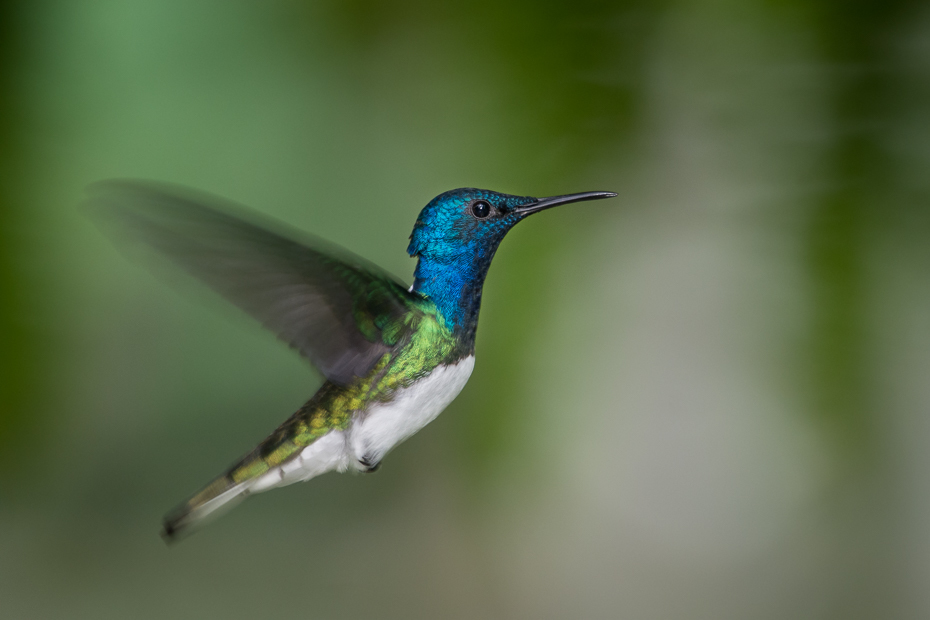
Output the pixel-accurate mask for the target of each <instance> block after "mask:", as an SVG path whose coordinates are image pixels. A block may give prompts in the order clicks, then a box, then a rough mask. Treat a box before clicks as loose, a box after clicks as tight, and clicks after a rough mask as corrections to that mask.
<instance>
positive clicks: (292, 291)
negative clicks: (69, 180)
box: [89, 181, 412, 384]
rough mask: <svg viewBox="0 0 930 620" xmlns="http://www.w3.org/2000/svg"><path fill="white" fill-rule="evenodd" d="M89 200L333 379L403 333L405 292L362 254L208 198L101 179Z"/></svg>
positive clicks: (368, 364) (371, 359)
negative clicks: (300, 237) (301, 238)
mask: <svg viewBox="0 0 930 620" xmlns="http://www.w3.org/2000/svg"><path fill="white" fill-rule="evenodd" d="M89 194H90V199H89V203H90V207H91V209H93V210H96V211H101V212H102V215H104V217H107V218H108V219H113V220H115V222H116V223H118V224H119V225H120V227H121V228H123V229H125V230H126V231H128V232H129V233H130V234H131V235H132V236H133V237H134V238H136V239H139V240H141V241H143V242H145V243H146V244H148V245H150V246H152V247H154V248H156V249H157V250H159V251H161V252H163V253H164V254H165V255H167V256H168V257H169V258H170V259H171V260H172V261H174V262H175V263H176V264H178V265H179V266H181V267H182V268H183V269H185V270H186V271H188V272H189V273H191V274H192V275H194V276H195V277H197V278H198V279H200V280H202V281H203V282H204V283H206V284H207V285H208V286H210V287H211V288H213V289H214V290H215V291H217V292H218V293H220V294H221V295H223V296H224V297H226V298H227V299H229V300H230V301H232V302H233V303H234V304H236V305H237V306H239V307H240V308H241V309H243V310H245V311H246V312H248V313H249V314H251V315H252V316H254V317H255V318H257V319H258V320H259V321H261V322H262V323H263V324H264V325H265V326H266V327H268V328H269V329H271V330H272V331H274V332H275V333H276V334H277V335H278V337H279V338H281V339H282V340H284V341H285V342H287V343H288V344H290V345H291V346H292V347H294V348H296V349H297V350H298V351H300V353H301V354H302V355H303V356H305V357H306V358H308V359H309V360H310V361H311V362H312V363H313V364H314V365H315V366H316V367H317V368H319V369H320V371H321V372H322V373H323V374H324V375H325V376H326V377H327V378H328V379H329V380H330V381H333V382H335V383H341V384H345V383H348V382H349V381H351V380H352V378H353V377H356V376H362V375H365V374H366V373H367V372H368V371H369V370H371V368H372V367H373V366H374V365H375V363H376V362H377V361H378V360H379V359H380V358H381V357H382V356H383V355H384V354H385V353H386V352H388V351H389V350H390V349H391V348H392V347H393V346H394V345H395V344H396V343H397V342H398V341H399V340H401V339H402V338H403V337H404V336H405V335H406V331H407V328H406V322H405V321H404V317H405V315H406V314H407V313H408V312H409V309H408V302H409V301H410V300H411V297H412V294H411V293H408V292H407V290H406V289H405V287H404V286H403V285H402V284H400V283H399V282H397V281H396V280H394V279H393V278H392V277H390V276H388V275H387V274H385V273H383V272H382V271H381V270H379V269H378V268H377V267H374V266H373V265H371V264H369V263H368V262H367V261H365V260H363V259H361V258H359V257H358V256H355V255H353V254H351V253H349V252H348V251H346V250H342V249H340V248H337V247H335V246H332V245H329V244H326V243H325V242H323V241H321V240H317V239H313V238H308V239H306V240H305V241H298V240H297V239H296V238H295V235H294V234H293V233H292V232H291V231H288V230H287V229H285V228H284V227H282V226H281V225H279V224H275V223H273V222H269V221H261V222H259V221H258V218H257V217H256V216H255V215H254V214H251V213H247V212H244V211H243V210H242V208H241V207H236V206H234V205H231V204H228V203H224V202H223V201H222V200H220V199H218V198H214V197H209V196H204V195H199V194H194V193H192V192H189V191H188V190H182V189H178V188H173V187H170V186H164V185H158V184H154V183H143V182H134V181H107V182H103V183H99V184H96V185H93V186H91V188H90V189H89Z"/></svg>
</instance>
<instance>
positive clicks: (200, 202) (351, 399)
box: [89, 181, 616, 541]
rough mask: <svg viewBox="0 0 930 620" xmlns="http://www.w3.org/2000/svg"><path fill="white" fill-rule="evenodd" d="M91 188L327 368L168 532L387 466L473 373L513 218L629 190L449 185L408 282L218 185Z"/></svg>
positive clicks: (421, 221) (94, 196)
mask: <svg viewBox="0 0 930 620" xmlns="http://www.w3.org/2000/svg"><path fill="white" fill-rule="evenodd" d="M89 191H90V203H91V206H92V208H94V207H96V208H99V209H102V210H103V211H104V212H105V213H106V214H108V215H109V216H111V217H112V218H114V219H115V220H117V221H118V222H119V223H121V224H122V227H124V228H127V229H128V230H129V232H130V233H131V234H132V236H134V237H136V238H137V239H140V240H142V241H143V242H145V243H146V244H148V245H150V246H152V247H154V248H156V249H157V250H159V251H161V252H163V253H164V254H166V255H167V256H168V257H169V258H170V259H171V260H172V261H173V262H175V263H177V264H178V265H179V266H180V267H182V268H183V269H184V270H186V271H188V272H189V273H190V274H192V275H193V276H195V277H197V278H199V279H200V280H202V281H203V282H204V283H206V284H207V285H208V286H210V287H211V288H213V289H214V290H215V291H217V292H218V293H220V294H221V295H223V296H224V297H226V298H227V299H229V300H230V301H232V302H233V303H234V304H235V305H237V306H239V307H240V308H241V309H242V310H244V311H246V312H247V313H249V314H251V315H252V316H253V317H255V318H257V319H258V320H259V321H261V322H262V323H263V324H264V325H265V326H266V327H268V328H269V329H271V330H272V331H274V332H275V333H276V334H277V335H278V337H279V338H281V339H282V340H284V341H285V342H287V343H288V344H290V345H291V346H292V347H294V348H295V349H297V350H298V351H299V352H300V353H301V355H303V356H304V357H306V358H307V359H309V361H310V362H311V363H312V364H313V365H314V366H316V367H317V368H318V369H319V370H320V372H321V373H322V374H323V375H324V376H325V378H326V381H325V382H324V383H323V385H322V387H320V389H319V390H318V391H317V392H316V394H314V395H313V397H312V398H310V400H308V401H307V403H306V404H305V405H303V406H302V407H301V408H300V409H298V410H297V412H296V413H294V414H293V415H292V416H291V417H290V418H288V419H287V420H286V421H285V422H284V423H283V424H282V425H281V426H279V427H278V428H277V430H275V431H274V432H273V433H272V434H271V435H270V436H269V437H268V438H266V439H265V440H264V441H262V442H261V443H260V444H258V446H257V447H256V448H255V449H254V450H252V451H251V452H249V453H248V454H246V455H245V456H243V457H242V458H240V459H239V460H238V461H236V463H235V464H233V465H232V467H230V468H229V469H227V470H226V472H225V473H223V474H222V475H220V476H219V477H217V478H216V479H214V480H213V481H212V482H210V483H209V484H207V485H206V486H205V487H204V488H203V489H202V490H200V491H199V492H197V493H196V494H195V495H193V496H192V497H191V498H190V499H188V500H187V501H185V502H184V503H182V504H181V505H180V506H178V507H177V508H176V509H175V510H173V511H171V512H170V513H168V515H167V516H166V517H165V520H164V530H163V534H162V535H163V536H164V537H165V539H166V540H168V541H170V540H172V539H174V538H176V537H177V536H178V535H179V534H181V533H182V532H184V531H185V530H188V529H189V528H190V527H191V526H193V525H195V524H197V523H198V522H200V521H202V520H203V519H204V518H205V517H207V516H208V515H210V514H211V513H214V512H216V511H217V510H218V509H220V508H221V507H228V506H230V505H232V503H233V502H234V501H236V500H241V499H242V498H244V497H246V496H248V495H250V494H252V493H257V492H259V491H265V490H267V489H271V488H274V487H279V486H283V485H286V484H291V483H293V482H299V481H303V480H309V479H310V478H313V477H315V476H318V475H320V474H323V473H325V472H328V471H334V470H335V471H339V472H344V471H347V470H355V471H361V472H370V471H374V470H376V469H377V468H378V466H379V465H380V464H381V459H383V458H384V456H385V455H386V454H387V453H388V452H389V451H390V450H391V449H392V448H393V447H394V446H396V445H397V444H399V443H400V442H402V441H404V440H405V439H407V438H409V437H410V436H411V435H413V434H414V433H416V432H417V431H418V430H420V429H421V428H423V427H424V426H425V425H426V424H428V423H429V422H431V421H432V420H433V419H434V418H435V417H436V416H437V415H439V413H440V412H441V411H442V410H443V409H445V408H446V406H447V405H448V404H449V403H450V402H452V400H453V399H454V398H455V397H456V396H457V395H458V394H459V392H460V391H461V390H462V388H463V387H464V386H465V383H466V382H467V381H468V378H469V376H470V375H471V372H472V369H473V368H474V365H475V329H476V327H477V323H478V310H479V307H480V305H481V290H482V286H483V285H484V279H485V276H486V275H487V272H488V267H489V266H490V264H491V259H492V258H493V257H494V254H495V252H496V251H497V248H498V246H499V245H500V242H501V240H502V239H503V238H504V235H506V234H507V231H509V230H510V229H511V228H512V227H513V226H514V225H515V224H517V222H519V221H521V220H523V219H524V218H525V217H527V216H528V215H531V214H533V213H536V212H538V211H542V210H543V209H548V208H550V207H555V206H558V205H564V204H568V203H572V202H580V201H583V200H596V199H600V198H610V197H613V196H616V194H615V193H612V192H583V193H579V194H568V195H564V196H552V197H549V198H532V197H528V196H511V195H508V194H501V193H498V192H492V191H488V190H482V189H472V188H465V189H455V190H452V191H448V192H445V193H443V194H440V195H439V196H437V197H435V198H434V199H433V200H431V201H430V202H429V204H427V205H426V207H424V208H423V210H422V211H421V212H420V215H419V217H417V220H416V224H415V225H414V227H413V233H412V234H411V235H410V244H409V246H408V248H407V252H408V253H409V254H410V256H412V257H416V258H417V259H418V262H417V266H416V270H415V272H414V282H413V285H412V286H411V287H409V288H408V287H406V286H404V285H403V284H401V283H400V282H399V281H398V280H397V279H395V278H394V277H392V276H390V275H388V274H386V273H385V272H384V271H382V270H380V269H378V268H377V267H375V266H374V265H372V264H370V263H368V262H367V261H365V260H363V259H361V258H359V257H358V256H355V255H354V254H351V253H350V252H348V251H346V250H343V249H341V248H337V247H334V246H332V245H330V244H327V243H326V242H324V241H321V240H319V239H315V238H312V237H306V236H304V238H301V237H300V236H298V235H295V234H294V233H293V232H292V231H289V230H287V229H286V228H284V227H282V226H280V225H277V224H274V223H272V222H268V221H261V220H259V218H257V217H256V216H255V215H254V214H250V213H248V212H246V211H244V210H242V209H241V208H240V207H236V206H233V205H230V204H227V203H225V202H223V201H221V200H220V199H217V198H213V197H205V196H202V195H194V194H192V193H190V192H187V191H185V190H180V189H178V188H172V187H170V186H164V185H157V184H152V183H142V182H134V181H109V182H104V183H100V184H97V185H95V186H92V187H91V189H90V190H89Z"/></svg>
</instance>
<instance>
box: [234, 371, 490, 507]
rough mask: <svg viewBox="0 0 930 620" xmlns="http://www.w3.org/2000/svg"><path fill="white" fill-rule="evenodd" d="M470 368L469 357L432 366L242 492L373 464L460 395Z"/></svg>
mask: <svg viewBox="0 0 930 620" xmlns="http://www.w3.org/2000/svg"><path fill="white" fill-rule="evenodd" d="M474 368H475V356H474V355H472V356H469V357H466V358H465V359H463V360H461V361H460V362H459V363H458V364H451V365H448V366H439V367H437V368H436V369H435V370H434V371H433V372H431V373H430V374H429V376H427V377H424V378H423V379H420V380H419V381H417V382H416V383H414V384H413V385H411V386H410V387H407V388H401V389H400V390H398V391H397V392H396V393H395V395H394V399H393V400H391V402H389V403H378V404H375V405H373V406H372V407H371V408H369V409H368V410H367V411H365V412H363V413H361V414H360V415H359V417H358V418H356V419H355V420H354V421H353V422H352V423H351V425H350V426H349V428H348V429H346V430H345V431H330V432H329V433H327V434H326V435H324V436H322V437H320V438H319V439H317V440H316V441H314V442H313V443H312V444H310V445H309V446H307V447H306V448H304V449H303V451H302V452H301V453H300V454H299V455H298V456H297V457H296V458H293V459H291V460H290V461H288V462H287V463H283V464H282V465H281V466H280V467H276V468H275V469H273V470H271V471H269V472H268V473H266V474H264V475H262V476H261V477H260V478H257V479H256V480H254V481H252V482H250V483H247V486H248V489H247V491H248V492H250V493H255V492H258V491H264V490H266V489H270V488H272V487H277V486H283V485H286V484H291V483H292V482H299V481H301V480H309V479H310V478H314V477H316V476H319V475H320V474H322V473H325V472H328V471H333V470H337V471H346V470H347V469H348V468H350V467H352V468H354V469H360V470H364V469H366V468H367V467H366V466H365V465H363V464H362V463H361V461H363V460H364V461H367V462H368V463H369V464H370V465H375V464H377V463H378V462H380V461H381V459H382V458H384V455H385V454H387V453H388V452H389V451H390V450H391V448H393V447H394V446H396V445H397V444H399V443H400V442H402V441H403V440H405V439H407V438H408V437H410V436H411V435H413V434H414V433H416V432H417V431H418V430H420V429H421V428H423V427H424V426H426V425H427V424H429V423H430V422H432V421H433V420H434V419H435V418H436V416H437V415H439V414H440V413H441V412H442V410H443V409H445V408H446V407H447V406H448V405H449V403H451V402H452V401H453V400H454V399H455V397H456V396H458V395H459V392H461V391H462V388H464V387H465V384H466V383H467V382H468V378H469V377H470V376H471V372H472V370H473V369H474Z"/></svg>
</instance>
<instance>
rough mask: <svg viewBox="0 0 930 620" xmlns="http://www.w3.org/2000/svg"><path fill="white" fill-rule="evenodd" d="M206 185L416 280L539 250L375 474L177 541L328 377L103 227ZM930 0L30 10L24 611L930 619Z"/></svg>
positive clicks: (9, 87)
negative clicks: (427, 250) (157, 270)
mask: <svg viewBox="0 0 930 620" xmlns="http://www.w3.org/2000/svg"><path fill="white" fill-rule="evenodd" d="M111 177H141V178H149V179H158V180H163V181H170V182H174V183H181V184H185V185H189V186H193V187H196V188H199V189H202V190H207V191H210V192H213V193H216V194H220V195H222V196H225V197H228V198H230V199H233V200H236V201H238V202H241V203H244V204H247V205H251V206H252V207H254V208H256V209H259V210H261V211H263V212H265V213H267V214H269V215H272V216H274V217H276V218H279V219H281V220H284V221H286V222H288V223H291V224H293V225H295V226H297V227H300V228H303V229H307V230H310V231H312V232H314V233H315V234H317V235H320V236H323V237H326V238H329V239H331V240H333V241H335V242H337V243H339V244H341V245H344V246H346V247H348V248H349V249H351V250H353V251H355V252H358V253H359V254H362V255H363V256H365V257H366V258H368V259H371V260H373V261H375V262H377V263H380V264H382V265H384V266H386V267H387V268H388V269H389V270H390V271H392V272H394V273H397V274H399V275H401V276H403V277H404V278H405V279H407V280H408V281H409V278H410V273H411V271H412V268H413V261H411V260H410V259H409V258H407V257H406V254H405V252H404V250H405V248H406V242H407V236H408V234H409V232H410V229H411V227H412V224H413V221H414V219H415V217H416V215H417V213H418V211H419V209H420V208H421V207H422V206H423V205H424V204H426V202H427V201H428V200H429V199H430V198H432V197H433V196H434V195H436V194H438V193H440V192H442V191H444V190H447V189H450V188H454V187H461V186H477V187H486V188H490V189H495V190H499V191H504V192H511V193H516V194H530V195H536V196H540V195H549V194H562V193H568V192H575V191H585V190H613V191H617V192H619V193H620V197H619V198H617V199H614V200H611V201H603V202H597V203H585V204H583V205H575V206H572V207H566V208H564V209H560V210H554V211H549V212H547V213H545V214H543V215H540V216H537V217H536V218H533V219H532V220H530V221H529V222H527V223H525V224H522V225H521V226H520V227H518V228H517V229H516V230H515V231H514V232H513V233H512V234H511V235H510V237H509V238H508V240H507V241H506V242H505V243H504V244H503V246H502V248H501V251H500V253H499V254H498V257H497V259H496V261H495V265H494V267H493V268H492V269H491V273H490V275H489V278H488V281H487V287H486V294H485V296H484V300H485V301H484V307H483V311H482V318H481V326H480V329H479V332H478V343H477V356H478V364H477V366H476V370H475V374H474V375H473V378H472V380H471V382H470V384H469V385H468V386H467V387H466V389H465V391H464V392H463V394H462V395H461V396H460V397H459V398H458V400H457V401H456V402H455V403H453V405H452V406H450V407H449V409H448V410H447V412H446V413H444V414H443V415H442V416H440V417H439V418H438V419H437V420H436V421H435V422H434V423H433V424H431V425H430V426H428V427H427V428H426V429H425V430H423V431H422V432H421V433H420V434H418V435H417V436H416V437H414V438H413V439H411V440H410V441H408V442H407V443H405V444H404V445H402V446H401V447H400V448H398V449H397V450H396V451H395V452H394V453H393V454H392V455H391V456H390V458H388V459H387V460H386V462H385V464H384V467H383V468H382V470H381V471H380V472H379V473H378V474H377V475H374V476H337V475H328V476H325V477H322V478H318V479H316V480H313V481H311V482H309V483H307V484H300V485H294V486H291V487H288V488H286V489H283V490H278V491H275V492H272V493H268V494H266V495H262V496H260V497H257V498H256V499H252V500H250V501H248V502H246V503H245V504H244V505H243V506H241V507H239V508H237V509H236V510H235V511H233V512H232V513H230V514H229V515H227V516H226V517H224V518H223V519H222V520H220V521H218V522H216V523H215V524H212V525H211V526H209V527H207V528H205V529H204V530H203V531H201V532H199V533H198V534H196V535H195V536H193V537H191V538H189V539H187V540H185V541H183V542H182V543H180V544H179V545H177V546H174V547H171V548H166V547H165V546H164V544H163V543H162V541H161V540H160V539H159V538H158V535H157V532H158V527H159V523H160V518H161V515H162V514H163V513H164V512H165V511H166V510H167V509H168V508H170V507H172V506H173V505H174V504H175V503H176V502H178V501H179V500H181V499H182V498H184V497H185V496H186V495H187V494H188V493H189V492H191V491H193V490H195V489H196V488H197V487H199V486H200V485H201V484H203V483H204V482H206V481H207V480H208V479H210V478H211V477H212V476H213V475H215V474H216V473H218V472H219V471H221V470H222V469H223V468H224V467H225V466H227V465H228V464H229V463H230V462H231V461H232V460H233V459H235V458H236V457H237V456H239V455H240V454H241V453H243V452H245V451H247V450H248V449H250V448H251V447H252V446H253V445H254V444H255V443H256V442H257V441H258V440H259V439H261V438H262V437H264V436H265V434H266V433H268V432H269V431H270V430H271V429H273V428H274V427H275V426H276V425H277V424H278V423H279V422H280V421H282V420H283V419H284V418H285V417H287V416H288V415H289V414H290V413H291V412H292V411H293V410H295V409H296V408H297V407H298V406H299V405H300V404H301V403H302V402H303V401H304V400H305V399H306V398H307V397H308V396H309V395H310V394H311V393H312V392H313V391H314V389H315V388H316V386H317V385H319V383H320V379H319V377H318V375H316V374H314V371H313V370H312V369H311V368H310V367H309V366H308V365H307V364H305V363H304V362H302V361H301V360H300V359H299V358H298V357H297V356H296V355H295V354H294V353H293V352H292V351H290V350H288V349H287V347H286V346H284V345H282V344H280V343H278V342H277V341H276V340H275V338H274V337H273V336H271V335H270V334H268V333H265V332H263V331H262V330H261V329H260V327H258V326H257V325H256V324H254V323H253V322H251V321H250V320H249V319H248V318H246V317H244V316H241V315H240V314H239V313H238V312H237V311H235V310H234V309H230V308H229V307H227V306H225V305H224V304H223V303H222V302H221V301H219V300H217V299H215V298H213V297H211V296H210V294H209V293H206V292H204V291H202V290H200V289H196V288H191V289H190V290H186V289H182V290H181V291H180V293H179V292H178V291H177V290H176V289H173V288H172V287H171V286H168V285H166V284H165V283H164V282H163V281H161V280H160V279H159V278H158V277H153V276H152V275H151V273H150V272H149V271H148V270H147V269H146V268H145V267H144V266H140V265H138V264H134V263H132V262H129V261H127V260H125V259H124V258H123V256H122V255H121V254H120V253H119V252H118V251H116V250H115V249H114V248H113V246H112V245H111V244H110V242H109V241H108V240H107V239H106V238H105V237H104V236H103V235H102V234H101V233H100V232H99V231H98V230H97V229H96V227H95V226H94V224H93V223H92V222H91V221H90V220H88V219H87V218H86V217H85V215H84V214H83V213H82V212H81V211H80V210H79V209H78V206H77V205H78V204H79V203H80V201H81V200H82V195H83V188H84V187H85V186H86V185H87V184H89V183H91V182H93V181H96V180H99V179H104V178H111ZM928 206H930V5H927V3H925V2H924V3H921V2H908V1H895V0H886V1H878V0H847V1H840V0H832V1H829V0H823V1H819V2H816V1H807V2H805V1H802V0H780V1H776V0H755V1H746V0H742V1H735V0H691V1H687V0H681V1H672V0H668V1H665V2H652V3H650V2H645V1H638V0H630V1H626V2H613V3H609V2H594V1H591V0H575V1H574V2H531V1H529V0H515V1H510V2H505V1H503V0H497V1H493V2H492V1H489V0H479V1H474V2H462V3H454V4H443V3H435V2H429V1H427V0H407V1H403V2H395V3H382V2H374V1H373V0H351V1H345V0H342V1H340V0H329V1H323V2H298V1H297V0H271V1H266V2H245V1H231V0H222V1H221V0H186V1H180V0H166V1H161V2H142V1H114V0H101V1H89V0H87V1H68V2H65V1H61V0H58V1H55V0H50V1H48V2H40V3H38V2H37V3H33V2H26V1H23V0H21V1H19V2H5V3H3V4H2V5H0V617H3V618H4V619H7V618H10V619H14V618H15V619H19V618H95V619H100V618H114V619H116V618H118V619H124V618H164V617H176V618H240V617H241V618H245V617H257V616H274V617H281V618H292V617H308V618H321V619H323V618H361V617H381V618H533V619H537V618H553V619H556V618H631V619H641V618H655V619H669V618H682V619H704V618H706V619H722V618H733V619H743V618H770V619H782V618H843V619H850V618H863V619H866V618H868V619H874V618H926V617H930V588H928V583H930V210H928Z"/></svg>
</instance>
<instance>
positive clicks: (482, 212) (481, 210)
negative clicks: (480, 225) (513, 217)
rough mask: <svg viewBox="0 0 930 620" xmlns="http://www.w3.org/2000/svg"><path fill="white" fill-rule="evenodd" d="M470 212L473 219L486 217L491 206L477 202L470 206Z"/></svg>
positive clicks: (484, 202)
mask: <svg viewBox="0 0 930 620" xmlns="http://www.w3.org/2000/svg"><path fill="white" fill-rule="evenodd" d="M471 212H472V213H474V214H475V217H487V216H488V215H490V213H491V205H489V204H488V203H487V202H486V201H484V200H478V201H476V202H475V204H473V205H472V206H471Z"/></svg>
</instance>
